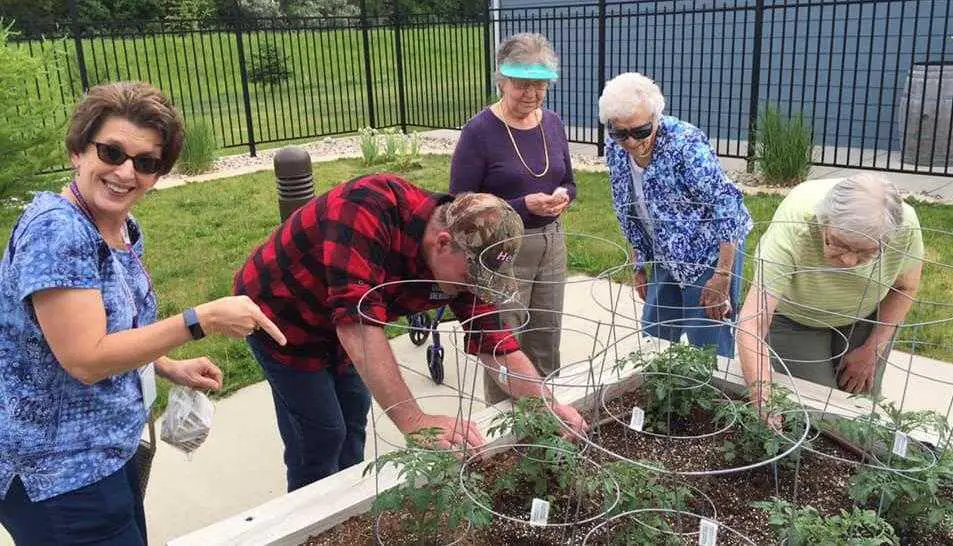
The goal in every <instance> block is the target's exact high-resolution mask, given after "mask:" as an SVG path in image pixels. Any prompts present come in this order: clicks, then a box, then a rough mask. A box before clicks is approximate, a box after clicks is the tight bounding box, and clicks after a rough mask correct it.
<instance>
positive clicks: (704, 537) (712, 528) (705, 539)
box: [698, 518, 718, 546]
mask: <svg viewBox="0 0 953 546" xmlns="http://www.w3.org/2000/svg"><path fill="white" fill-rule="evenodd" d="M717 543H718V523H716V522H714V521H712V520H710V519H706V518H702V519H701V520H700V521H699V522H698V546H715V544H717Z"/></svg>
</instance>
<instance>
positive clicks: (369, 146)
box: [358, 127, 382, 165]
mask: <svg viewBox="0 0 953 546" xmlns="http://www.w3.org/2000/svg"><path fill="white" fill-rule="evenodd" d="M358 136H359V138H360V144H361V155H362V156H364V164H365V165H374V164H376V163H380V161H381V159H382V156H381V149H380V142H379V139H378V138H377V129H373V128H371V127H365V128H363V129H361V130H360V131H358Z"/></svg>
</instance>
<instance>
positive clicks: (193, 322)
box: [182, 307, 205, 339]
mask: <svg viewBox="0 0 953 546" xmlns="http://www.w3.org/2000/svg"><path fill="white" fill-rule="evenodd" d="M182 316H183V317H184V318H185V326H186V327H187V328H188V329H189V332H190V333H191V334H192V339H202V338H203V337H205V330H202V324H201V323H200V322H199V316H198V314H196V312H195V308H194V307H189V308H188V309H186V310H185V311H182Z"/></svg>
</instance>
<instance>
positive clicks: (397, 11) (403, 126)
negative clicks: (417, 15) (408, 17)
mask: <svg viewBox="0 0 953 546" xmlns="http://www.w3.org/2000/svg"><path fill="white" fill-rule="evenodd" d="M393 6H394V55H395V56H396V57H397V59H396V61H397V104H398V107H399V108H400V130H401V131H402V132H404V133H406V132H407V98H406V97H405V96H404V92H405V90H404V53H403V49H402V47H401V39H400V27H401V19H403V10H402V9H401V8H400V0H394V3H393Z"/></svg>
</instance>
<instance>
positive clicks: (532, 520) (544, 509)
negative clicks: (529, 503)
mask: <svg viewBox="0 0 953 546" xmlns="http://www.w3.org/2000/svg"><path fill="white" fill-rule="evenodd" d="M548 520H549V503H548V502H546V501H544V500H543V499H533V507H532V508H531V509H530V511H529V524H530V525H531V526H533V527H545V526H546V523H547V521H548Z"/></svg>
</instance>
